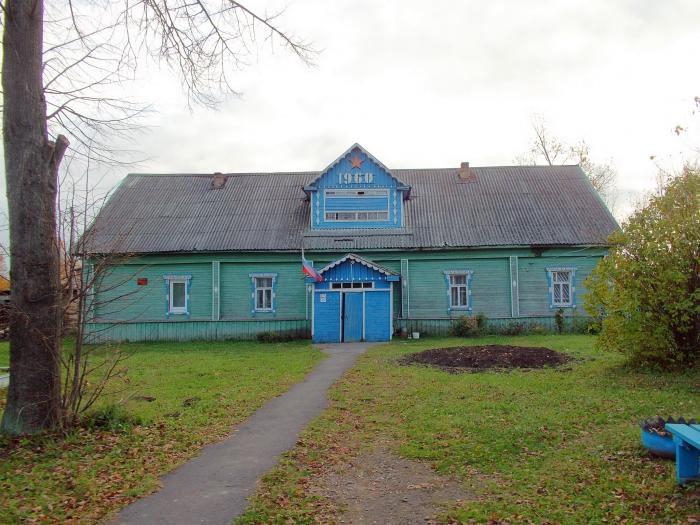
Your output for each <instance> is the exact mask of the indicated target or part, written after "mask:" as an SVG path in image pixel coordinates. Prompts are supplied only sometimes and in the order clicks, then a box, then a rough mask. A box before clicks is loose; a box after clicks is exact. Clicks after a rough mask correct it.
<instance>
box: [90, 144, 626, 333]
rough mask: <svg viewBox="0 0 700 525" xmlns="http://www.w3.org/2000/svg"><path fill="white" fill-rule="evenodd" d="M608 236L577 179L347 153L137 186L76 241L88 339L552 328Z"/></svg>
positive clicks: (596, 204)
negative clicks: (474, 322) (298, 166)
mask: <svg viewBox="0 0 700 525" xmlns="http://www.w3.org/2000/svg"><path fill="white" fill-rule="evenodd" d="M617 227H618V226H617V224H616V222H615V220H614V219H613V217H612V216H611V214H610V212H609V211H608V209H607V208H606V207H605V205H604V204H603V202H602V201H601V199H600V198H599V196H598V194H597V193H596V191H595V190H594V189H593V188H592V187H591V185H590V183H589V181H588V179H587V177H586V176H585V174H584V173H583V172H582V171H581V169H580V168H579V167H578V166H508V167H480V168H479V167H470V166H469V164H468V163H462V165H461V166H460V167H458V168H445V169H389V168H387V167H386V166H384V164H382V163H381V162H380V161H379V160H377V159H376V158H375V157H373V156H372V155H371V154H370V153H368V152H367V151H366V150H365V149H364V148H362V147H361V146H359V145H358V144H355V145H353V146H352V147H350V148H349V149H348V150H347V151H346V152H345V153H343V154H342V155H340V156H339V157H338V158H337V159H336V160H335V161H333V162H332V163H331V164H330V165H329V166H328V167H327V168H325V169H324V170H322V171H319V172H302V173H287V172H280V173H227V174H223V173H215V174H206V175H201V174H168V175H159V174H150V175H140V174H132V175H129V176H127V177H126V178H125V179H124V181H123V182H122V183H121V184H120V185H119V187H118V188H117V189H116V190H115V192H114V194H113V195H112V197H111V198H110V200H109V201H108V202H107V204H106V205H105V206H104V208H103V209H102V210H101V212H100V213H99V215H98V217H97V218H96V220H95V222H94V224H93V225H92V227H91V229H90V231H89V233H88V234H87V237H86V239H87V245H88V251H89V253H91V254H93V255H92V256H91V257H90V258H89V259H88V260H87V261H86V265H85V267H86V271H88V272H93V273H95V274H96V275H98V279H97V282H96V285H95V290H94V291H95V293H94V297H95V300H94V302H93V304H92V307H91V311H90V322H89V325H88V330H87V333H88V338H90V339H91V340H130V341H143V340H187V339H233V338H252V337H255V335H256V334H258V333H260V332H290V331H293V332H298V333H307V334H311V335H312V337H313V339H314V341H318V342H339V341H359V340H367V341H385V340H389V339H390V338H391V337H392V335H394V334H395V333H397V332H398V331H400V330H402V329H404V330H408V331H420V332H428V333H446V332H448V331H449V329H450V326H451V325H452V323H453V320H454V319H455V318H458V317H460V316H463V315H476V314H478V313H483V314H484V315H485V316H487V318H488V319H489V322H490V323H491V324H492V325H496V326H498V325H506V326H507V325H509V324H515V323H517V324H522V325H524V326H527V325H533V324H538V325H542V326H543V327H545V328H551V327H552V326H553V324H552V320H553V317H554V314H555V312H556V311H557V310H559V309H564V311H565V312H566V315H567V316H575V315H577V313H580V314H581V315H583V313H582V312H581V306H580V297H581V294H582V293H585V290H584V289H583V282H584V279H585V278H586V276H587V275H588V274H589V272H590V271H591V270H592V268H593V267H594V266H595V264H596V262H597V261H598V259H599V258H600V257H602V256H603V255H604V254H605V252H606V243H607V238H608V235H609V234H610V233H611V232H612V231H613V230H615V229H616V228H617ZM302 250H303V254H304V256H305V257H306V259H307V260H309V261H310V262H311V264H312V265H313V267H314V269H315V271H316V272H317V274H318V275H317V276H316V278H310V277H308V276H304V274H303V273H302ZM105 256H106V257H105ZM105 262H107V263H108V264H107V265H106V264H105Z"/></svg>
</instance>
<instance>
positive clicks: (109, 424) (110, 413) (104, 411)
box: [82, 404, 143, 432]
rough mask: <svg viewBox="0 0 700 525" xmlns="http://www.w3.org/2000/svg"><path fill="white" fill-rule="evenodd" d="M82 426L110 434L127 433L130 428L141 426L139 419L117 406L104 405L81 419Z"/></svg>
mask: <svg viewBox="0 0 700 525" xmlns="http://www.w3.org/2000/svg"><path fill="white" fill-rule="evenodd" d="M82 423H83V426H84V427H86V428H89V429H96V428H99V429H105V430H109V431H111V432H128V431H129V430H131V428H132V427H134V426H137V425H141V424H142V423H143V421H142V420H141V418H140V417H138V416H135V415H133V414H131V413H129V412H127V411H126V410H125V409H124V408H123V407H121V406H119V405H114V404H110V405H105V406H103V407H100V408H98V409H96V410H94V411H93V412H90V413H89V414H87V415H86V416H85V417H84V418H83V421H82Z"/></svg>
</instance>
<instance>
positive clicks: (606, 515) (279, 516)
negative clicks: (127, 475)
mask: <svg viewBox="0 0 700 525" xmlns="http://www.w3.org/2000/svg"><path fill="white" fill-rule="evenodd" d="M496 342H498V343H506V344H521V345H524V346H546V347H550V348H553V349H556V350H560V351H564V352H567V353H569V354H571V355H573V356H574V357H575V358H576V361H575V362H574V363H573V365H572V366H571V369H570V370H552V369H549V370H547V369H545V370H538V371H511V372H488V373H464V374H449V373H447V372H443V371H440V370H436V369H431V368H425V367H418V366H398V365H397V364H396V358H397V357H399V356H401V355H404V354H406V353H410V352H415V351H419V350H423V349H425V348H432V347H440V346H454V345H457V344H465V340H463V339H462V340H457V339H426V340H420V341H397V342H393V343H390V344H384V345H381V346H377V347H374V348H372V349H370V351H369V352H368V353H367V354H365V355H364V356H363V357H361V358H360V360H359V361H358V365H357V366H356V367H355V368H354V369H353V370H352V371H350V372H349V373H348V374H346V375H345V376H344V378H343V379H342V380H341V382H340V383H339V384H338V385H336V387H335V388H334V389H333V391H332V403H331V407H330V408H329V409H328V410H327V411H326V412H325V413H324V415H323V416H321V417H320V418H319V419H317V420H316V421H315V422H314V423H313V424H312V425H311V426H310V427H309V428H308V429H307V430H306V431H305V433H304V435H303V436H302V438H301V439H300V441H299V444H298V445H297V447H296V448H295V449H293V450H292V451H291V452H290V453H288V454H287V455H286V456H285V458H284V459H283V460H282V462H281V463H280V464H279V465H278V467H277V468H275V469H274V470H273V471H272V472H270V473H268V474H267V475H266V476H265V478H264V479H263V483H262V485H261V487H260V488H259V490H258V492H257V494H256V496H255V497H254V500H253V505H252V506H251V508H250V509H249V511H248V512H247V513H246V514H245V515H244V516H243V517H242V518H241V519H240V520H239V522H240V523H280V524H281V523H315V522H322V523H328V522H332V521H333V518H334V516H335V515H336V513H337V512H338V511H339V509H338V506H337V505H336V503H334V502H332V501H330V500H327V499H324V498H322V497H320V496H316V495H313V494H311V493H310V490H309V489H308V487H309V485H310V484H312V481H313V480H314V479H317V477H318V476H319V475H320V474H321V473H322V472H324V471H325V469H326V468H328V465H329V464H332V463H335V462H339V461H341V460H343V459H347V458H349V457H351V456H353V455H354V454H356V453H357V452H358V451H359V450H362V449H363V448H365V447H367V446H369V445H370V444H371V443H372V442H373V441H375V440H376V439H378V438H379V437H381V438H382V439H383V440H384V439H389V440H390V442H391V443H393V444H394V446H393V447H394V450H395V452H396V453H397V454H399V455H400V456H403V457H407V458H414V459H421V460H426V461H428V462H430V463H431V464H432V465H433V466H434V467H435V469H437V470H438V471H439V472H444V473H454V474H455V475H457V476H458V477H459V479H461V480H462V481H463V483H464V487H465V489H466V491H467V492H468V493H470V494H473V497H472V498H470V499H469V500H468V501H464V502H463V503H461V504H459V505H454V506H453V507H452V508H450V509H448V510H446V511H445V513H444V514H443V515H442V516H440V519H441V520H442V521H444V522H446V523H486V522H488V523H494V524H495V523H569V524H580V523H606V522H607V523H618V522H623V523H697V522H698V521H694V519H696V520H697V519H700V486H698V485H696V486H695V487H691V488H688V489H680V488H677V487H676V485H675V472H674V463H673V462H670V461H664V460H660V459H653V458H650V457H649V456H648V455H647V453H646V452H645V451H644V450H643V449H642V447H641V446H640V444H639V426H638V422H639V420H640V419H642V418H645V417H648V416H653V415H655V414H662V415H685V416H696V417H697V416H700V372H698V371H695V372H687V373H682V374H655V373H651V372H635V371H632V370H629V369H627V368H625V367H624V366H623V363H622V361H621V358H620V357H619V356H617V355H609V354H601V353H599V352H597V351H595V350H594V349H593V342H594V339H593V338H592V337H590V336H527V337H486V338H481V339H470V340H467V341H466V344H487V343H496Z"/></svg>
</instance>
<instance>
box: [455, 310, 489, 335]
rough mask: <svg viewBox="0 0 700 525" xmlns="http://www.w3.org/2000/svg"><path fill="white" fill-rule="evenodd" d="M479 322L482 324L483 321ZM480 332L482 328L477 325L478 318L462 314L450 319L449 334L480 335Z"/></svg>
mask: <svg viewBox="0 0 700 525" xmlns="http://www.w3.org/2000/svg"><path fill="white" fill-rule="evenodd" d="M481 324H482V326H483V324H484V322H483V321H482V323H481ZM482 333H483V331H482V328H480V326H479V318H478V317H470V316H466V315H462V316H460V317H459V318H458V319H455V320H454V321H452V326H451V328H450V334H451V335H454V336H456V337H470V336H476V335H481V334H482Z"/></svg>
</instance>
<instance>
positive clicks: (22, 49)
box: [0, 0, 67, 434]
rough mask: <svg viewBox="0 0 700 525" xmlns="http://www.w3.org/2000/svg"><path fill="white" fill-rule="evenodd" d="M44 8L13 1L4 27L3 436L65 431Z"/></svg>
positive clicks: (36, 1)
mask: <svg viewBox="0 0 700 525" xmlns="http://www.w3.org/2000/svg"><path fill="white" fill-rule="evenodd" d="M43 11H44V4H43V0H8V1H6V2H5V5H4V12H5V22H4V26H3V31H4V33H3V63H2V88H3V98H4V107H3V140H4V146H5V176H6V179H7V199H8V209H9V220H10V256H11V259H10V279H11V283H12V284H11V287H12V288H11V293H12V303H13V308H12V313H11V316H10V386H9V390H8V393H7V406H6V408H5V413H4V415H3V418H2V423H1V424H0V430H2V431H3V432H5V433H9V434H23V433H35V432H40V431H42V430H44V429H47V428H52V427H54V426H55V425H57V424H59V423H60V420H61V413H60V406H61V403H60V378H59V357H60V356H59V346H60V332H61V330H60V328H61V308H60V305H61V302H60V301H61V295H60V291H61V286H60V277H59V255H58V245H57V242H56V186H57V182H56V181H57V171H58V164H59V163H60V160H61V157H62V155H63V152H64V151H65V148H66V147H67V141H66V140H65V139H64V138H63V137H59V139H58V140H57V141H56V144H55V145H54V144H53V143H50V142H49V140H48V133H47V127H46V101H45V100H44V93H43V83H42V45H43V34H42V33H43V22H44V21H43V14H44V13H43Z"/></svg>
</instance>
